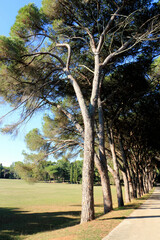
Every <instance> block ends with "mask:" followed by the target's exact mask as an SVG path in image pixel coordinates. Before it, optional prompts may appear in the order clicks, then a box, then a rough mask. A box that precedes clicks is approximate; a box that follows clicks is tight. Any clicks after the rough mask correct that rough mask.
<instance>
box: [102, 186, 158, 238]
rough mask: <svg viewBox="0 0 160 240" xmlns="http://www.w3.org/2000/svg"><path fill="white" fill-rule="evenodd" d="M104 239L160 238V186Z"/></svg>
mask: <svg viewBox="0 0 160 240" xmlns="http://www.w3.org/2000/svg"><path fill="white" fill-rule="evenodd" d="M103 240H160V187H156V188H155V191H154V193H153V194H152V196H151V197H150V198H149V199H148V200H146V201H145V202H144V203H143V204H142V205H141V207H140V208H138V209H136V210H134V212H133V213H132V214H131V215H130V216H129V217H128V218H126V219H125V220H123V221H122V222H121V223H120V224H119V225H118V226H117V227H116V228H115V229H113V231H112V232H110V234H109V235H107V236H106V237H105V238H103Z"/></svg>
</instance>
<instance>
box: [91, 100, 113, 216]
mask: <svg viewBox="0 0 160 240" xmlns="http://www.w3.org/2000/svg"><path fill="white" fill-rule="evenodd" d="M98 115H99V132H98V138H99V158H98V157H97V155H95V164H96V167H97V169H98V172H99V174H100V178H101V185H102V191H103V205H104V213H107V212H109V211H111V210H112V196H111V188H110V180H109V176H108V167H107V159H106V154H105V135H104V118H103V109H102V104H101V99H100V96H99V98H98Z"/></svg>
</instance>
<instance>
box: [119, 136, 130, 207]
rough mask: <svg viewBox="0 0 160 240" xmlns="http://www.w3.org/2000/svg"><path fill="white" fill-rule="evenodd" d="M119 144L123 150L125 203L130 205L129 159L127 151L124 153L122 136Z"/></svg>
mask: <svg viewBox="0 0 160 240" xmlns="http://www.w3.org/2000/svg"><path fill="white" fill-rule="evenodd" d="M119 142H120V150H121V156H122V160H123V169H124V171H123V172H122V175H123V181H124V191H125V202H126V203H128V202H130V201H131V196H130V189H129V181H128V175H127V172H128V164H127V158H126V154H125V151H124V147H123V142H122V137H121V136H119Z"/></svg>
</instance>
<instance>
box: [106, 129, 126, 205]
mask: <svg viewBox="0 0 160 240" xmlns="http://www.w3.org/2000/svg"><path fill="white" fill-rule="evenodd" d="M107 134H108V140H109V145H110V149H111V153H112V160H113V167H114V175H113V176H114V181H115V185H116V191H117V200H118V207H122V206H124V201H123V195H122V187H121V183H120V176H119V168H118V163H117V156H116V153H115V145H114V138H113V132H112V131H111V129H109V128H108V127H107Z"/></svg>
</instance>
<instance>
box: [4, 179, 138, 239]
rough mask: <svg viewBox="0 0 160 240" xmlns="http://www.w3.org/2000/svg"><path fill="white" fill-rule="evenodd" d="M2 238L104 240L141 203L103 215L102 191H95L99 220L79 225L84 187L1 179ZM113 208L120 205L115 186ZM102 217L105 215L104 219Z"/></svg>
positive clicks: (97, 187) (97, 189)
mask: <svg viewBox="0 0 160 240" xmlns="http://www.w3.org/2000/svg"><path fill="white" fill-rule="evenodd" d="M0 192H1V194H0V239H1V240H3V239H4V240H17V239H24V238H25V239H28V240H43V239H44V240H53V239H61V240H62V239H65V240H67V239H68V240H71V239H75V240H76V239H78V240H83V239H84V240H92V239H94V240H98V239H102V237H104V236H105V235H106V234H107V233H108V232H109V231H110V230H111V229H112V228H113V227H115V226H116V224H118V223H119V221H121V220H122V219H123V218H124V217H125V216H127V215H129V214H130V212H131V211H132V210H133V208H135V207H137V206H138V204H139V203H141V201H142V200H141V201H140V200H139V201H138V200H137V201H135V202H134V203H132V204H130V205H128V206H127V207H126V208H122V209H121V210H118V209H115V210H114V211H112V212H111V213H108V214H106V215H103V199H102V189H101V187H100V186H96V187H95V188H94V192H95V212H96V216H101V217H99V218H96V220H94V221H92V222H90V223H86V224H82V225H79V222H80V211H81V185H76V184H75V185H74V184H58V183H56V184H53V183H36V184H27V183H25V182H23V181H21V180H4V179H0ZM112 196H113V202H114V207H116V206H117V201H116V191H115V187H112ZM102 215H103V216H102Z"/></svg>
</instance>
